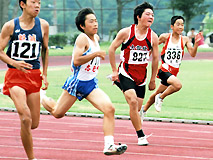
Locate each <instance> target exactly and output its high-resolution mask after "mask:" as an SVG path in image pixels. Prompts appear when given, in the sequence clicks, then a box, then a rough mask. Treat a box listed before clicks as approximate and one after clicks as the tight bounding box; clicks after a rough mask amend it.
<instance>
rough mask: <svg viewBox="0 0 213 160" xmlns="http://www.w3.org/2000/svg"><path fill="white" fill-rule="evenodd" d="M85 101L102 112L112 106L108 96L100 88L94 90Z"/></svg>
mask: <svg viewBox="0 0 213 160" xmlns="http://www.w3.org/2000/svg"><path fill="white" fill-rule="evenodd" d="M86 99H87V100H88V101H89V102H90V103H91V104H92V105H93V106H94V107H95V108H97V109H98V110H100V111H102V112H104V110H105V109H107V106H110V105H111V106H112V102H111V100H110V98H109V96H108V95H107V94H106V93H105V92H104V91H102V90H101V89H100V88H96V89H94V90H93V91H92V92H91V93H90V94H89V95H88V96H87V97H86Z"/></svg>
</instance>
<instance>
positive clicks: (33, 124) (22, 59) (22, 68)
mask: <svg viewBox="0 0 213 160" xmlns="http://www.w3.org/2000/svg"><path fill="white" fill-rule="evenodd" d="M40 3H41V1H40V0H19V5H20V8H21V9H22V11H23V12H22V15H21V16H20V17H18V18H15V19H13V20H10V21H8V22H6V23H5V24H4V26H3V28H2V31H1V36H0V42H1V43H0V59H1V60H2V61H3V62H5V63H7V64H8V68H9V69H8V70H7V72H6V75H5V81H4V86H3V94H5V95H8V96H10V98H11V99H12V100H13V102H14V104H15V107H16V109H17V111H18V114H19V117H20V122H21V139H22V143H23V146H24V149H25V152H26V154H27V157H28V159H34V158H35V156H34V152H33V139H32V133H31V129H35V128H37V127H38V125H39V119H40V88H41V86H42V80H43V82H44V85H45V86H44V87H43V88H42V89H43V90H46V89H47V87H48V82H47V67H48V39H49V38H48V37H49V24H48V23H47V22H46V21H45V20H43V19H40V18H38V17H37V15H38V14H39V11H40V6H41V4H40ZM8 42H9V47H8V50H7V53H6V54H5V52H4V49H5V47H6V46H7V44H8ZM40 46H42V49H41V57H42V62H43V72H42V74H41V71H40V61H39V56H40Z"/></svg>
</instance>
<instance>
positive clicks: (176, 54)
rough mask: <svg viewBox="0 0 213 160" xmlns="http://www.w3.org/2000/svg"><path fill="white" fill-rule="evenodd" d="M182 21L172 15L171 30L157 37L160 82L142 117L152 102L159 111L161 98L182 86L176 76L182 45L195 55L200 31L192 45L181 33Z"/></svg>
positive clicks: (182, 19)
mask: <svg viewBox="0 0 213 160" xmlns="http://www.w3.org/2000/svg"><path fill="white" fill-rule="evenodd" d="M184 21H185V20H184V18H183V17H182V16H173V17H172V18H171V29H172V31H173V32H172V33H164V34H161V35H160V37H159V44H161V43H164V47H163V49H162V52H161V60H162V64H161V66H160V67H159V70H158V74H157V76H158V78H160V79H161V84H160V85H159V87H158V88H157V90H156V91H155V92H154V93H153V94H152V95H151V96H150V97H149V99H148V101H147V103H146V104H145V105H144V106H143V114H142V118H143V117H144V114H145V113H146V111H147V110H148V109H149V107H150V106H151V105H152V104H153V103H155V109H156V111H158V112H160V111H161V107H162V103H163V99H164V98H165V97H167V96H168V95H171V94H173V93H175V92H178V91H179V90H180V89H181V88H182V84H181V82H180V80H179V79H178V78H177V77H176V76H177V74H178V72H179V67H180V64H181V61H182V58H183V55H184V47H185V46H186V48H187V50H188V52H189V54H190V55H191V56H192V57H195V56H196V54H197V48H198V44H199V41H200V40H201V33H199V34H197V35H196V36H195V44H194V47H192V45H191V41H190V39H189V37H187V36H182V35H181V34H182V32H183V30H184Z"/></svg>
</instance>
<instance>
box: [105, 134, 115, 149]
mask: <svg viewBox="0 0 213 160" xmlns="http://www.w3.org/2000/svg"><path fill="white" fill-rule="evenodd" d="M113 144H114V137H113V136H105V137H104V147H105V148H109V146H110V145H113Z"/></svg>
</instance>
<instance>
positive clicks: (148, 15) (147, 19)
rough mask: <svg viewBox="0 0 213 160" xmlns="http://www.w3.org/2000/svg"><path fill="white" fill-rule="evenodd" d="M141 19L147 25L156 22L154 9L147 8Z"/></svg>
mask: <svg viewBox="0 0 213 160" xmlns="http://www.w3.org/2000/svg"><path fill="white" fill-rule="evenodd" d="M140 19H141V23H143V24H145V25H146V26H147V27H150V26H151V25H152V23H153V22H154V13H153V11H152V10H151V9H149V8H148V9H145V10H144V12H143V13H142V16H141V18H140ZM138 22H139V21H138Z"/></svg>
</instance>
